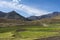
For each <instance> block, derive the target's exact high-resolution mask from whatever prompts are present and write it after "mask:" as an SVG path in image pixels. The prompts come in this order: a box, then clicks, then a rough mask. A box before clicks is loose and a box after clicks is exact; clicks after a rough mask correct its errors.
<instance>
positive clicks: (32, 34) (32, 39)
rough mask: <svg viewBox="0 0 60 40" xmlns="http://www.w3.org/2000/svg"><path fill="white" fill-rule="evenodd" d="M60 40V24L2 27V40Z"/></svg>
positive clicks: (0, 33) (0, 36)
mask: <svg viewBox="0 0 60 40" xmlns="http://www.w3.org/2000/svg"><path fill="white" fill-rule="evenodd" d="M48 38H50V39H51V40H52V39H53V40H55V38H57V39H56V40H60V24H49V26H48V27H43V26H14V27H0V40H50V39H48Z"/></svg>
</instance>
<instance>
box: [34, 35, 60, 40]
mask: <svg viewBox="0 0 60 40" xmlns="http://www.w3.org/2000/svg"><path fill="white" fill-rule="evenodd" d="M35 40H60V36H54V37H48V38H42V39H35Z"/></svg>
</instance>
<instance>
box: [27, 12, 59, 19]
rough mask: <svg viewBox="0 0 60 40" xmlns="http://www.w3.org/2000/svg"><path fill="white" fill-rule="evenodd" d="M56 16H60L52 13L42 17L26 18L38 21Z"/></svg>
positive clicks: (57, 13)
mask: <svg viewBox="0 0 60 40" xmlns="http://www.w3.org/2000/svg"><path fill="white" fill-rule="evenodd" d="M56 16H60V12H53V13H50V14H46V15H42V16H31V17H28V19H30V20H40V19H44V18H53V17H56ZM59 18H60V17H59Z"/></svg>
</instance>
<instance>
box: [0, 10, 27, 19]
mask: <svg viewBox="0 0 60 40" xmlns="http://www.w3.org/2000/svg"><path fill="white" fill-rule="evenodd" d="M0 19H16V20H27V19H26V18H25V17H23V16H22V15H20V14H18V13H17V12H15V11H11V12H8V13H4V12H1V11H0Z"/></svg>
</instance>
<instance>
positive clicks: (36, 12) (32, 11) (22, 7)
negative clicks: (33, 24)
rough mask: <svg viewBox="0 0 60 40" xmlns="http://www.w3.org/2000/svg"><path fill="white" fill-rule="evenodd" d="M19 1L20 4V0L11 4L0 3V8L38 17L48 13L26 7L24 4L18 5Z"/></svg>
mask: <svg viewBox="0 0 60 40" xmlns="http://www.w3.org/2000/svg"><path fill="white" fill-rule="evenodd" d="M19 1H20V2H21V0H13V1H11V2H7V1H0V7H6V8H11V9H13V10H21V11H24V12H26V13H28V14H30V15H35V16H40V15H44V14H48V13H49V12H47V11H45V10H38V9H35V8H32V7H29V6H26V5H24V4H21V3H20V4H19Z"/></svg>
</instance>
